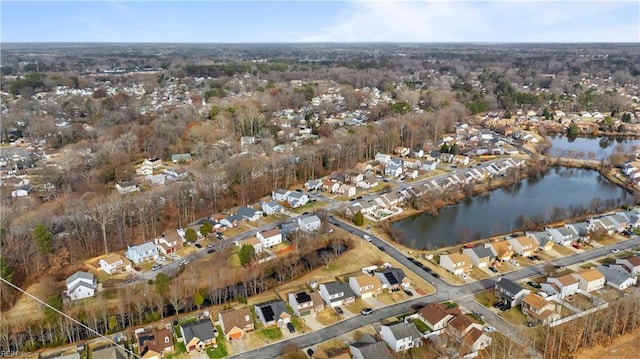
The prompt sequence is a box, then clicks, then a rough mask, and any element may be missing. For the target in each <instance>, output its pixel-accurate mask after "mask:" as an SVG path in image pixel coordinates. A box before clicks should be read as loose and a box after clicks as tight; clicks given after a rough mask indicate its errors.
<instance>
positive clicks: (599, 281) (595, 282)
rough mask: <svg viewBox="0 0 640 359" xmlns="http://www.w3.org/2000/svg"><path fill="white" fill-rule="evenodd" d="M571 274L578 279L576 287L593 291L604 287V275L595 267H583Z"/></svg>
mask: <svg viewBox="0 0 640 359" xmlns="http://www.w3.org/2000/svg"><path fill="white" fill-rule="evenodd" d="M571 275H573V277H574V278H575V279H577V280H578V288H580V289H582V290H584V291H585V292H593V291H594V290H598V289H602V288H604V284H605V278H604V275H603V274H602V273H600V272H599V271H598V270H596V269H583V270H581V271H578V272H575V273H572V274H571Z"/></svg>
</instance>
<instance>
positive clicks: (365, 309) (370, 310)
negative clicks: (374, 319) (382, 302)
mask: <svg viewBox="0 0 640 359" xmlns="http://www.w3.org/2000/svg"><path fill="white" fill-rule="evenodd" d="M372 312H373V308H364V309H363V310H362V311H361V312H360V314H362V315H369V314H371V313H372Z"/></svg>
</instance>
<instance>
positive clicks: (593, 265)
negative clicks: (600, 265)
mask: <svg viewBox="0 0 640 359" xmlns="http://www.w3.org/2000/svg"><path fill="white" fill-rule="evenodd" d="M592 267H597V265H596V264H593V263H583V264H581V265H580V268H582V269H591V268H592Z"/></svg>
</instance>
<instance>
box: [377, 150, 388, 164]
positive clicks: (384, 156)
mask: <svg viewBox="0 0 640 359" xmlns="http://www.w3.org/2000/svg"><path fill="white" fill-rule="evenodd" d="M375 160H376V161H378V162H380V163H382V164H385V163H387V161H390V160H391V156H390V155H388V154H386V153H380V152H378V153H376V157H375Z"/></svg>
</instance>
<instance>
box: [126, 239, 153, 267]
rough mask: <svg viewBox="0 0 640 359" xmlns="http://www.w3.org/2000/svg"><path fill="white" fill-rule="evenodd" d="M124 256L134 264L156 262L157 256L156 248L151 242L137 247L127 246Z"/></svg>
mask: <svg viewBox="0 0 640 359" xmlns="http://www.w3.org/2000/svg"><path fill="white" fill-rule="evenodd" d="M126 256H127V258H129V259H130V260H131V261H132V262H133V263H135V264H140V263H142V262H147V261H152V260H156V259H157V258H158V256H159V254H158V247H157V246H156V245H155V243H153V241H149V242H145V243H142V244H140V245H137V246H128V247H127V253H126Z"/></svg>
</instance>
